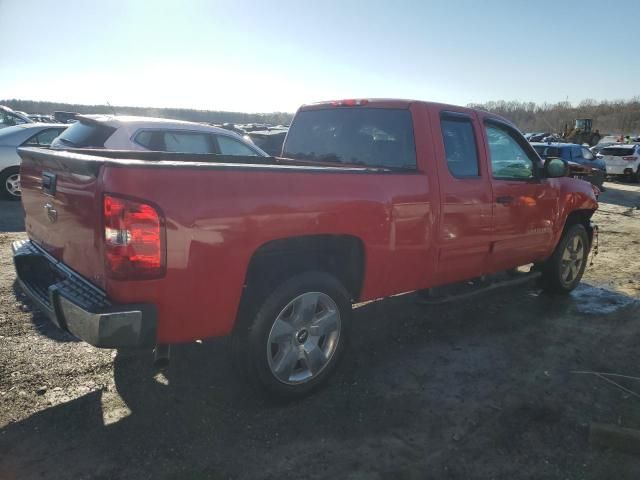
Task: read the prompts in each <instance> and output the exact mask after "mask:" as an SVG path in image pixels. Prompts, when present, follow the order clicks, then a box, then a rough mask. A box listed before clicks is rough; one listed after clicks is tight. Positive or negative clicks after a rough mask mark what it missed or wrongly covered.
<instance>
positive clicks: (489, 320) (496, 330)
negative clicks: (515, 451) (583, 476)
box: [0, 285, 635, 479]
mask: <svg viewBox="0 0 640 480" xmlns="http://www.w3.org/2000/svg"><path fill="white" fill-rule="evenodd" d="M593 289H594V287H591V286H589V285H583V286H582V287H581V289H580V290H579V291H578V293H577V294H576V295H573V296H569V297H553V296H546V295H542V294H540V293H539V291H537V290H535V289H532V288H528V287H521V288H518V289H512V290H510V291H497V292H494V293H492V294H491V295H487V296H485V297H483V298H482V299H479V300H475V301H469V302H464V303H459V304H456V305H442V306H438V307H432V306H429V307H427V306H424V305H422V304H421V303H420V301H419V298H418V297H417V296H416V295H406V296H402V297H394V298H391V299H387V300H384V301H381V302H375V303H370V304H367V305H365V306H362V307H361V308H358V309H357V310H356V312H355V320H354V325H353V339H352V348H350V349H349V351H348V354H347V355H346V358H345V359H344V362H343V365H342V367H341V368H340V369H339V370H338V372H337V373H336V375H335V376H334V378H333V379H332V380H331V382H330V384H329V385H328V386H327V387H326V388H324V389H322V390H320V391H318V392H317V393H315V394H314V395H312V396H310V397H308V398H305V399H303V400H300V401H296V402H291V403H288V404H274V403H273V402H269V401H266V400H265V399H263V398H262V397H261V396H260V395H257V394H256V393H255V392H253V391H252V390H250V389H249V387H247V386H246V385H245V383H244V382H243V381H242V380H241V378H240V377H239V375H238V373H237V372H236V371H235V370H234V369H233V368H232V367H231V365H230V363H229V358H230V355H229V352H228V342H227V341H226V340H225V339H219V340H215V341H210V342H204V343H202V344H190V345H182V346H178V347H175V348H174V349H173V351H172V360H171V364H170V365H169V366H168V367H167V368H166V369H164V370H162V371H158V370H156V369H154V368H153V367H152V366H151V355H150V353H144V354H141V353H133V352H126V351H119V352H118V354H117V356H116V358H115V360H114V377H115V386H116V389H117V393H118V394H119V396H120V397H121V398H122V400H124V403H125V404H126V406H127V407H128V409H129V410H130V413H129V414H128V415H123V416H122V418H120V419H119V420H118V421H116V422H115V423H112V424H110V425H105V423H104V420H103V409H104V408H106V407H105V399H106V398H107V397H108V396H109V395H112V394H113V392H110V393H107V392H106V391H94V392H92V393H90V394H87V395H84V396H82V397H80V398H77V399H75V400H73V401H70V402H68V403H65V404H61V405H58V406H55V407H51V408H48V409H46V410H44V411H42V412H40V413H37V414H34V415H32V416H31V417H29V418H27V419H25V420H23V421H20V422H17V423H14V424H10V425H8V426H7V427H5V428H3V429H2V430H1V431H0V457H4V460H0V477H1V478H12V476H11V473H12V472H13V473H14V474H15V478H20V475H18V473H19V472H23V473H24V472H25V469H29V470H28V471H29V472H33V473H35V472H36V471H45V470H46V471H47V474H48V475H50V476H51V478H59V477H60V478H62V477H66V478H75V477H80V476H82V477H85V476H91V477H94V478H105V479H106V478H121V477H122V478H124V477H127V478H137V477H142V476H144V477H153V478H227V477H229V476H230V477H233V478H236V477H241V478H252V477H253V478H256V477H260V478H264V477H267V476H268V473H269V470H270V469H275V470H277V471H280V472H284V471H290V470H291V469H292V470H293V471H295V470H296V469H299V468H305V467H304V466H305V464H314V465H315V464H318V462H320V460H322V459H324V460H323V461H325V462H326V465H328V466H326V468H327V469H328V470H327V476H330V474H331V473H334V474H335V473H336V472H343V474H344V473H345V472H349V471H354V470H359V469H366V468H368V467H367V462H369V461H373V462H375V463H376V465H378V464H380V462H382V464H385V465H388V466H389V468H391V467H392V466H393V465H397V464H414V463H419V462H422V461H424V459H425V458H426V457H425V454H424V449H425V448H427V450H429V451H430V457H429V458H433V455H435V454H438V453H442V452H445V451H446V450H447V449H450V448H452V446H453V444H454V443H455V442H456V441H457V440H455V437H454V439H453V440H452V439H451V438H452V436H451V435H452V433H451V432H454V431H457V430H455V429H462V430H460V431H461V432H463V433H461V435H464V432H465V431H466V430H465V428H468V427H465V426H464V425H466V423H464V422H468V421H469V419H470V418H471V419H475V420H474V421H476V420H477V421H478V422H481V421H483V419H484V420H486V419H487V418H489V417H488V415H489V414H490V413H491V412H493V413H491V415H493V416H492V417H491V418H494V420H495V419H496V418H497V420H496V422H495V423H494V424H493V426H492V427H491V428H490V429H489V430H488V431H486V432H484V433H483V435H486V436H487V438H486V440H485V443H486V445H489V446H491V447H492V448H495V447H496V444H495V442H499V445H498V446H499V447H500V448H504V449H506V451H507V452H508V451H509V449H510V448H513V447H512V446H510V443H512V442H513V441H514V440H513V438H512V436H511V435H509V432H507V431H506V430H505V429H507V428H508V425H510V424H511V423H513V422H516V423H517V422H522V420H517V418H521V415H522V412H523V411H530V410H531V409H533V410H535V409H536V408H540V407H535V406H530V407H527V408H529V410H527V409H526V408H525V409H524V410H523V407H522V405H530V404H531V402H533V403H535V402H539V401H540V399H542V398H544V408H543V410H544V412H547V413H549V412H551V413H549V415H550V417H549V416H548V415H546V413H545V415H546V416H545V415H542V414H541V413H540V412H538V413H536V412H537V410H535V412H533V413H531V416H532V418H533V419H534V420H536V419H537V421H539V422H543V423H544V429H545V430H544V431H545V432H547V430H549V431H550V433H549V438H547V437H546V435H547V433H545V434H544V435H545V441H549V442H552V444H555V443H558V442H560V443H562V442H565V441H566V435H559V434H558V430H561V429H563V428H569V427H568V426H567V422H571V421H573V419H572V418H570V419H569V420H567V419H563V418H564V417H563V415H569V416H570V415H571V414H572V413H571V411H570V408H574V407H567V406H566V404H567V402H566V399H565V398H564V397H560V396H558V398H555V397H554V398H551V399H550V398H548V397H544V395H547V394H546V393H544V392H545V391H546V390H545V389H548V388H549V384H548V381H547V380H546V379H544V380H540V379H539V378H538V377H537V376H532V373H531V372H534V373H536V375H537V373H538V372H540V370H541V369H542V368H549V367H546V366H543V365H542V364H541V362H540V359H541V356H543V357H545V362H542V363H544V365H546V364H547V363H548V364H552V365H554V368H558V369H560V370H561V371H562V372H564V371H565V370H567V371H568V370H569V369H570V368H572V366H573V363H572V362H573V356H572V355H575V354H574V353H573V351H572V350H570V349H569V348H568V346H569V345H571V339H572V338H574V337H575V336H577V335H580V336H582V337H585V338H586V339H583V340H582V341H581V344H580V347H581V348H585V349H587V351H591V350H590V349H591V348H592V347H594V346H595V345H597V343H598V342H599V341H600V340H601V335H600V334H599V333H598V332H591V330H590V329H592V330H593V329H595V327H596V326H597V325H598V324H600V323H602V322H609V321H610V320H611V319H612V318H614V316H615V318H622V317H625V318H626V316H628V315H627V313H626V312H625V309H628V308H635V306H634V305H633V303H634V300H633V299H630V298H629V297H625V296H623V295H618V294H615V293H613V292H608V293H606V292H605V293H603V292H599V293H598V294H597V295H599V297H598V298H599V299H600V300H602V298H603V296H606V295H609V294H610V295H611V298H614V299H615V300H614V301H611V302H609V304H610V305H613V306H614V307H612V308H613V309H612V310H608V311H606V312H602V311H593V310H588V309H587V310H586V311H581V310H580V309H581V305H582V304H583V303H584V302H585V298H587V297H589V296H590V295H591V294H593V295H596V293H594V292H593ZM585 322H586V323H587V324H589V328H583V327H584V324H585ZM565 330H567V331H566V332H565ZM594 351H595V349H594ZM523 372H529V373H528V374H527V378H526V382H525V383H524V384H523V383H522V380H520V379H518V375H525V373H523ZM560 376H561V378H560V382H559V386H558V388H561V386H562V382H566V378H565V374H564V373H561V374H560ZM545 382H546V383H545ZM523 385H526V387H527V388H523ZM507 393H508V395H506V394H507ZM556 395H558V394H556ZM507 397H508V398H511V400H509V401H512V402H513V405H511V404H509V405H507V404H505V402H506V400H505V398H507ZM107 403H108V402H107ZM492 405H493V406H494V407H495V408H498V409H500V413H496V410H492V408H494V407H492ZM545 409H546V410H545ZM533 410H531V411H533ZM496 415H497V416H496ZM512 417H513V418H512ZM516 417H517V418H516ZM543 417H544V418H543ZM547 417H548V418H551V419H552V420H553V422H555V423H553V422H551V420H548V419H547ZM460 419H463V420H464V422H462V420H460ZM516 420H517V421H516ZM510 422H511V423H510ZM549 422H551V423H549ZM533 424H535V422H534V423H533ZM474 428H476V427H474ZM531 428H533V427H531ZM392 434H393V435H395V436H396V437H397V439H396V440H395V441H392V440H389V441H388V442H389V443H388V444H386V446H384V445H382V444H380V445H378V444H377V443H376V440H374V439H376V438H378V439H380V438H388V437H389V436H390V435H392ZM503 437H504V438H508V439H509V441H503V440H501V439H502V438H503ZM555 437H557V439H555ZM410 438H413V440H409V439H410ZM523 441H524V440H523ZM394 442H395V443H394ZM412 442H413V443H412ZM415 442H417V444H415V445H414V443H415ZM500 442H502V443H500ZM503 443H504V445H503ZM583 443H584V442H583ZM376 445H378V446H377V447H376ZM486 445H485V446H486ZM427 446H428V447H427ZM582 446H583V447H584V446H585V445H582ZM456 448H457V449H458V451H457V453H456V457H457V458H462V457H460V455H463V454H464V450H462V451H461V450H460V449H461V448H462V447H460V444H458V446H457V447H456ZM469 448H470V447H469ZM558 448H559V451H560V450H562V446H561V445H558ZM585 450H586V447H585ZM367 452H368V453H367ZM372 452H373V453H372ZM389 452H391V453H393V455H391V456H389V455H390V453H389ZM467 453H469V455H472V453H471V452H470V451H469V452H467ZM367 456H368V457H367ZM373 457H375V459H373ZM56 458H57V459H58V460H57V461H56V460H55V459H56ZM62 458H64V461H63V460H62ZM394 458H395V460H394ZM52 459H53V460H52ZM445 460H446V458H445ZM449 460H451V459H449ZM432 461H433V462H435V463H437V462H439V461H440V460H436V459H433V460H432ZM460 461H462V460H460ZM320 463H321V464H322V462H320ZM516 463H517V462H516ZM11 469H13V470H11ZM434 469H435V467H434ZM434 471H435V470H434ZM123 472H124V473H123ZM247 472H249V473H247ZM171 475H173V476H171ZM25 476H29V475H25ZM389 478H396V477H393V476H390V477H389Z"/></svg>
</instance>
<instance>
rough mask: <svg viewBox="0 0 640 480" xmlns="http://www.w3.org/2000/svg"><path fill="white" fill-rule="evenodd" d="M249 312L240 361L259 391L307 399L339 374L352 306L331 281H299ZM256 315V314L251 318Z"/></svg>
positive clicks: (306, 276) (237, 353)
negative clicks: (334, 372) (336, 368)
mask: <svg viewBox="0 0 640 480" xmlns="http://www.w3.org/2000/svg"><path fill="white" fill-rule="evenodd" d="M247 301H249V302H252V301H254V302H256V305H255V308H254V309H251V308H245V311H246V315H248V316H247V318H244V319H241V320H240V321H241V324H240V326H239V330H238V331H237V332H236V333H235V334H234V339H233V343H234V346H233V351H234V360H235V362H236V363H237V364H238V366H239V367H240V368H242V369H243V370H244V371H245V373H246V374H247V376H248V380H249V381H250V382H251V383H253V384H254V385H255V386H258V387H260V388H262V389H263V390H265V391H267V392H268V393H270V394H272V395H274V396H276V397H280V398H296V397H301V396H304V395H306V394H308V393H310V392H311V391H313V390H314V389H315V388H317V387H319V386H320V385H321V384H322V383H324V382H325V381H326V379H327V378H328V377H329V376H330V375H331V373H332V371H333V370H334V369H335V367H336V365H337V363H338V361H339V359H340V357H341V355H342V352H343V351H344V348H345V344H346V341H347V330H348V325H349V323H350V320H351V301H350V298H349V295H348V293H347V292H346V290H345V289H344V287H343V286H342V284H341V283H340V282H339V281H338V280H337V279H336V278H334V277H332V276H331V275H328V274H326V273H322V272H308V273H303V274H300V275H296V276H294V277H292V278H290V279H289V280H287V281H285V282H284V283H282V284H280V285H279V286H277V287H276V288H275V289H274V290H273V291H272V293H270V294H269V295H267V296H264V297H263V300H262V301H261V300H259V299H257V298H256V299H253V300H252V299H247ZM251 310H253V312H254V313H250V312H251Z"/></svg>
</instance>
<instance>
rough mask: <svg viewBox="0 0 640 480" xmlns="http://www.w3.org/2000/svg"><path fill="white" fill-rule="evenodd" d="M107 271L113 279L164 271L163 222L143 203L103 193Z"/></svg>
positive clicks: (145, 275)
mask: <svg viewBox="0 0 640 480" xmlns="http://www.w3.org/2000/svg"><path fill="white" fill-rule="evenodd" d="M103 215H104V245H105V264H106V267H107V274H108V275H109V276H110V277H114V278H126V279H140V278H157V277H160V276H162V275H163V274H164V270H165V253H164V249H165V247H164V224H163V221H162V218H161V216H160V214H159V212H158V211H157V210H156V209H155V208H154V207H152V206H151V205H148V204H146V203H142V202H137V201H135V200H130V199H128V198H122V197H117V196H112V195H105V196H104V203H103Z"/></svg>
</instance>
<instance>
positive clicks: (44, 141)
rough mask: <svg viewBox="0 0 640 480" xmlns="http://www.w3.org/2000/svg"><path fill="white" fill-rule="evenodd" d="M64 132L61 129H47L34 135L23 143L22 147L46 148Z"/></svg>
mask: <svg viewBox="0 0 640 480" xmlns="http://www.w3.org/2000/svg"><path fill="white" fill-rule="evenodd" d="M62 131H64V129H63V128H48V129H47V130H43V131H42V132H40V133H37V134H35V135H34V136H32V137H31V138H30V139H29V140H27V141H26V142H24V143H23V145H29V146H33V147H48V146H49V145H51V142H53V139H54V138H56V137H57V136H58V135H60V133H62Z"/></svg>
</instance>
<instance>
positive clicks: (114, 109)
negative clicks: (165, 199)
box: [0, 98, 293, 125]
mask: <svg viewBox="0 0 640 480" xmlns="http://www.w3.org/2000/svg"><path fill="white" fill-rule="evenodd" d="M0 105H6V106H7V107H9V108H12V109H14V110H19V111H22V112H26V113H42V114H49V115H50V114H52V113H53V112H55V111H64V112H75V113H84V114H88V113H94V114H101V113H105V114H113V113H116V114H118V115H140V116H144V117H160V118H172V119H175V120H187V121H191V122H207V123H226V122H229V123H270V124H274V125H282V124H288V123H289V122H291V118H292V117H293V115H292V114H291V113H286V112H272V113H242V112H221V111H216V110H195V109H189V108H147V107H124V106H116V105H114V106H111V105H80V104H75V103H59V102H44V101H42V102H41V101H33V100H18V99H15V98H14V99H9V100H0Z"/></svg>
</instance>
